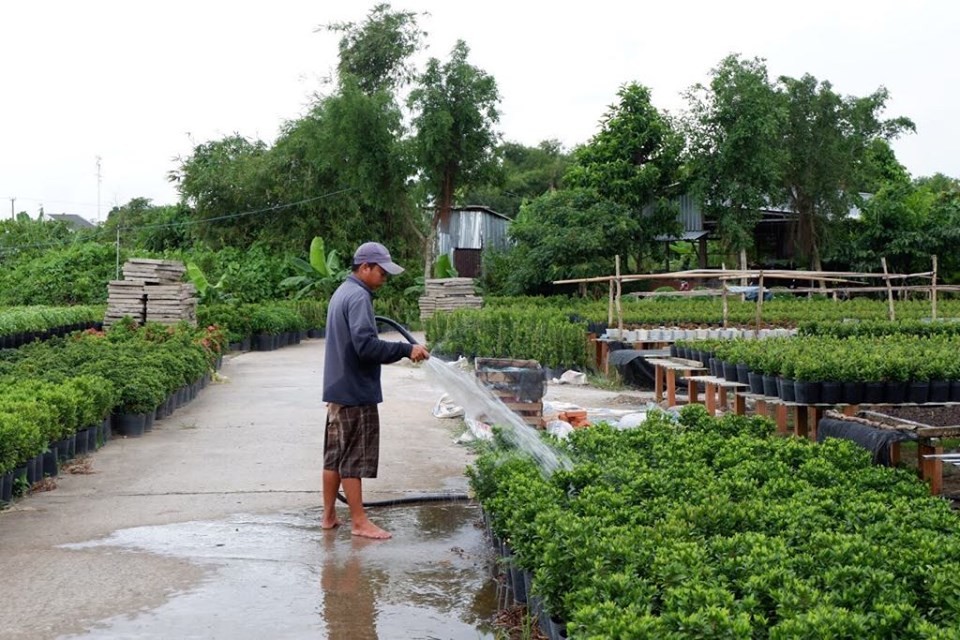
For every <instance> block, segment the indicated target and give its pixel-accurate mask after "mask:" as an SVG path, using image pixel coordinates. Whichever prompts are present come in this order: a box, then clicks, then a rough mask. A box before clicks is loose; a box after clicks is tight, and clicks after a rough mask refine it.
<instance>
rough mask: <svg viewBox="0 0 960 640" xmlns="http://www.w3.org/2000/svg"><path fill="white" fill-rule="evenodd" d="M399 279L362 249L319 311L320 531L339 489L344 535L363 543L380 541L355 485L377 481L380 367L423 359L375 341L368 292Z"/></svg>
mask: <svg viewBox="0 0 960 640" xmlns="http://www.w3.org/2000/svg"><path fill="white" fill-rule="evenodd" d="M400 273H403V267H401V266H400V265H398V264H396V263H394V262H393V260H392V258H391V257H390V252H389V251H387V248H386V247H384V246H383V245H382V244H380V243H378V242H366V243H364V244H362V245H360V247H358V248H357V251H356V253H354V254H353V268H352V273H350V275H348V276H347V279H346V280H344V282H343V284H341V285H340V287H339V288H337V290H336V292H334V294H333V296H332V297H331V298H330V304H329V306H328V308H327V344H326V357H325V360H324V364H323V401H324V402H326V403H327V422H326V430H325V433H324V441H323V521H322V523H321V526H322V527H323V528H324V529H332V528H334V527H336V526H339V525H340V524H341V523H340V520H339V519H337V512H336V499H337V492H338V491H339V490H340V486H341V485H342V486H343V492H344V494H346V497H347V505H348V506H349V508H350V522H351V532H352V533H353V535H355V536H362V537H364V538H374V539H381V540H382V539H387V538H389V537H391V534H390V533H389V532H388V531H385V530H383V529H381V528H380V527H378V526H377V525H375V524H373V523H372V522H370V521H369V520H368V519H367V515H366V512H365V511H364V508H363V491H362V487H361V482H362V480H363V478H375V477H377V465H378V462H379V454H380V417H379V413H378V411H377V405H378V404H380V403H381V402H383V393H382V391H381V389H380V365H383V364H390V363H392V362H396V361H398V360H400V359H401V358H410V359H411V360H413V361H414V362H420V361H421V360H426V359H427V358H429V357H430V352H429V351H427V349H426V347H424V346H423V345H420V344H408V343H406V342H389V341H385V340H381V339H380V338H379V337H378V335H377V325H376V322H375V320H374V315H373V292H374V291H376V290H377V289H379V288H380V287H382V286H383V284H384V283H385V282H386V281H387V279H388V278H389V277H390V276H391V275H397V274H400Z"/></svg>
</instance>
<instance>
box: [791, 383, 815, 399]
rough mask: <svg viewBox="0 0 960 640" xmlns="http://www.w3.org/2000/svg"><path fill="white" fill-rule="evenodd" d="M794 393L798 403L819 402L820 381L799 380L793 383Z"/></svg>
mask: <svg viewBox="0 0 960 640" xmlns="http://www.w3.org/2000/svg"><path fill="white" fill-rule="evenodd" d="M793 393H794V396H795V397H796V402H797V403H798V404H819V403H820V381H819V380H816V381H809V380H797V381H795V382H794V383H793Z"/></svg>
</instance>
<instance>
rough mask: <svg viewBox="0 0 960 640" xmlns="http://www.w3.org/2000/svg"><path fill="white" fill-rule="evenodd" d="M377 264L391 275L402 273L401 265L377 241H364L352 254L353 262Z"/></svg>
mask: <svg viewBox="0 0 960 640" xmlns="http://www.w3.org/2000/svg"><path fill="white" fill-rule="evenodd" d="M364 263H369V264H378V265H380V266H381V267H383V270H384V271H386V272H387V273H389V274H390V275H392V276H396V275H399V274H401V273H403V267H401V266H400V265H398V264H397V263H396V262H394V261H393V259H392V258H391V257H390V252H389V251H387V248H386V247H385V246H383V245H382V244H380V243H379V242H364V243H363V244H362V245H360V246H359V247H357V250H356V252H355V253H354V254H353V264H364Z"/></svg>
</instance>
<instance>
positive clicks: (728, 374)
mask: <svg viewBox="0 0 960 640" xmlns="http://www.w3.org/2000/svg"><path fill="white" fill-rule="evenodd" d="M723 377H724V378H725V379H726V380H729V381H730V382H736V381H737V365H736V363H734V362H726V361H724V363H723Z"/></svg>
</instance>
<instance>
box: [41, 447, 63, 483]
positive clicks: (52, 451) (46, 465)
mask: <svg viewBox="0 0 960 640" xmlns="http://www.w3.org/2000/svg"><path fill="white" fill-rule="evenodd" d="M59 473H60V465H59V464H58V462H57V448H56V447H49V450H48V451H47V452H46V453H44V454H43V475H45V476H50V477H51V478H56V477H57V474H59Z"/></svg>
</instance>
